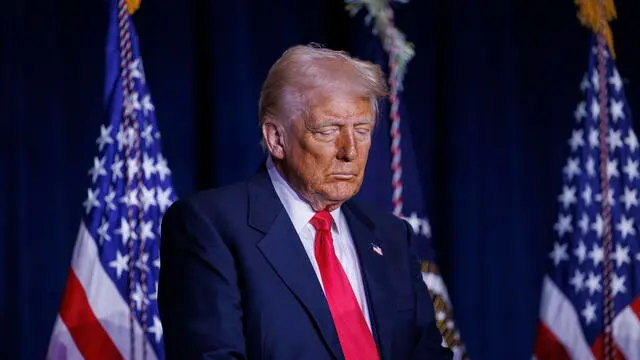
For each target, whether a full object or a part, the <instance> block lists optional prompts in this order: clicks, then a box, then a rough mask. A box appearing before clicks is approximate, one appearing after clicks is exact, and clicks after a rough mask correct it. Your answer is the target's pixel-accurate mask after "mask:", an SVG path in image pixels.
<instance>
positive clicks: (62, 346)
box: [47, 315, 83, 360]
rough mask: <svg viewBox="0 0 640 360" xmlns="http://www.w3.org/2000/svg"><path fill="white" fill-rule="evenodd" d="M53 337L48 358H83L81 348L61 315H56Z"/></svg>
mask: <svg viewBox="0 0 640 360" xmlns="http://www.w3.org/2000/svg"><path fill="white" fill-rule="evenodd" d="M51 338H52V339H53V341H51V343H50V346H49V350H48V353H47V360H83V357H82V354H80V350H78V347H77V346H76V343H75V342H74V341H73V338H72V337H71V333H70V332H69V329H68V328H67V327H66V326H65V324H64V322H63V321H62V319H61V318H60V315H58V316H57V317H56V323H55V325H54V327H53V335H52V336H51Z"/></svg>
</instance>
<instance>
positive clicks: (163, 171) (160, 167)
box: [156, 154, 171, 181]
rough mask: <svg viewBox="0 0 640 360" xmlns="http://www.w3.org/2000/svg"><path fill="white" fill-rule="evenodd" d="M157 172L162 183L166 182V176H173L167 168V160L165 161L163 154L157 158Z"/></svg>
mask: <svg viewBox="0 0 640 360" xmlns="http://www.w3.org/2000/svg"><path fill="white" fill-rule="evenodd" d="M156 171H157V172H158V176H159V177H160V181H164V179H165V177H166V176H168V175H171V170H169V167H168V166H167V160H165V158H163V157H162V155H161V154H158V156H157V163H156Z"/></svg>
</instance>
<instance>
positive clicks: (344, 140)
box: [337, 129, 358, 161]
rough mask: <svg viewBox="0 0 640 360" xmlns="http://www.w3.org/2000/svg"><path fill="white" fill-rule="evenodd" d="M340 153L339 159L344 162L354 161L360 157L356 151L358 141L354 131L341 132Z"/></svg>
mask: <svg viewBox="0 0 640 360" xmlns="http://www.w3.org/2000/svg"><path fill="white" fill-rule="evenodd" d="M337 147H338V153H337V157H338V159H339V160H342V161H353V160H355V159H356V157H357V155H358V151H357V149H356V139H355V133H354V131H353V129H351V130H347V129H345V130H344V131H342V132H341V134H340V136H339V137H338V141H337Z"/></svg>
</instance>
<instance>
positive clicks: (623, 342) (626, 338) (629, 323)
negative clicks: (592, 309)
mask: <svg viewBox="0 0 640 360" xmlns="http://www.w3.org/2000/svg"><path fill="white" fill-rule="evenodd" d="M639 316H640V298H637V299H636V300H635V301H634V302H633V304H632V305H631V306H628V307H627V308H626V309H624V310H623V311H622V312H621V313H620V314H619V315H618V316H617V317H616V318H615V320H613V338H614V340H615V342H616V344H617V345H618V348H619V350H620V352H622V353H623V354H624V355H625V356H626V358H627V359H640V347H639V346H638V344H640V319H639Z"/></svg>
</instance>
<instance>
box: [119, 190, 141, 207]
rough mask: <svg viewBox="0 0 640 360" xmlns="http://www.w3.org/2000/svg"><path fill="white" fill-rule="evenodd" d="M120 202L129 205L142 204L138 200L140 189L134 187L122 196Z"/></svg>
mask: <svg viewBox="0 0 640 360" xmlns="http://www.w3.org/2000/svg"><path fill="white" fill-rule="evenodd" d="M120 202H121V203H124V204H126V205H127V207H129V206H138V207H139V206H140V202H139V201H138V189H137V188H136V189H133V190H131V191H129V192H127V193H126V194H125V195H124V196H122V197H121V198H120Z"/></svg>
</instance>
